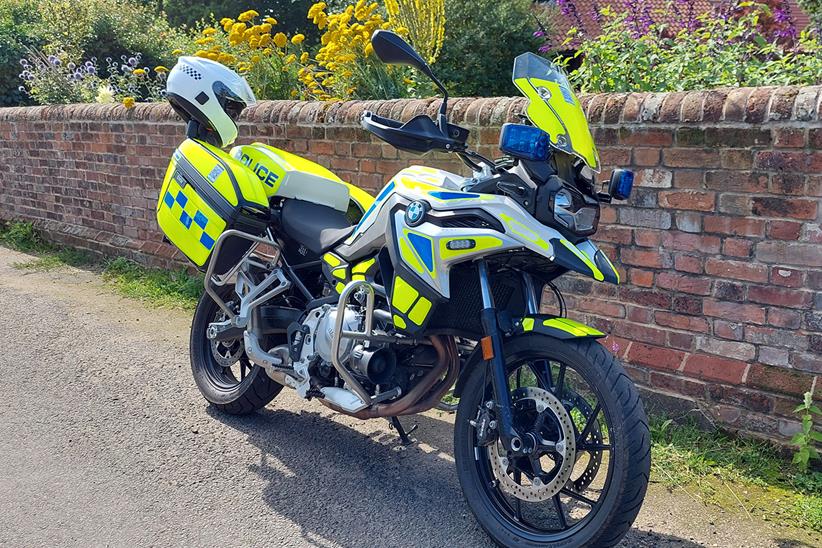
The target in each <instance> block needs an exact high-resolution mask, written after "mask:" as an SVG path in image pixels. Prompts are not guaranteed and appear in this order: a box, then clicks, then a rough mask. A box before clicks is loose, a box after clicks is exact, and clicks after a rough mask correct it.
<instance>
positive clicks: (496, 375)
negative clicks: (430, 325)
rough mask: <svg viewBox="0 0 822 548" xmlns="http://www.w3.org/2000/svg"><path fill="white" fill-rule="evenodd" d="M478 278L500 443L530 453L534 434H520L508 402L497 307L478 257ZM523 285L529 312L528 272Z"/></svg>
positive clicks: (532, 295) (533, 307) (532, 307)
mask: <svg viewBox="0 0 822 548" xmlns="http://www.w3.org/2000/svg"><path fill="white" fill-rule="evenodd" d="M477 266H478V270H479V281H480V291H481V293H482V316H481V320H482V329H483V332H484V335H485V336H484V337H483V340H482V341H480V344H481V345H482V351H483V358H485V359H486V360H487V361H488V367H489V368H490V369H491V382H492V385H493V389H494V400H495V401H496V409H497V418H498V425H499V426H498V428H499V436H500V440H501V441H502V445H503V447H505V449H506V450H507V451H510V452H512V453H514V454H515V455H521V454H529V453H531V452H532V451H533V450H534V448H535V447H536V440H535V439H534V438H533V436H530V435H526V436H522V435H520V433H519V432H517V430H516V428H514V412H513V405H512V402H511V393H510V392H509V390H508V374H507V372H506V371H505V354H504V352H503V346H502V331H501V330H500V327H499V322H498V320H497V310H496V307H495V306H494V296H493V294H492V293H491V282H490V276H489V274H488V264H487V263H486V262H485V261H484V260H483V261H479V262H478V264H477ZM523 288H524V289H525V292H526V295H525V298H526V304H527V307H528V311H529V313H536V312H537V308H538V307H539V305H538V300H537V296H536V291H534V283H533V280H532V278H531V276H529V275H528V274H525V273H523Z"/></svg>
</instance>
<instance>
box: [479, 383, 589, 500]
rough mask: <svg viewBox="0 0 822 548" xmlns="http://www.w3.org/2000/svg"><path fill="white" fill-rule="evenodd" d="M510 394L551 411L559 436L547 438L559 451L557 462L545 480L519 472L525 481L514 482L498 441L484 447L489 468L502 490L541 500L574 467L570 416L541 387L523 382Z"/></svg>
mask: <svg viewBox="0 0 822 548" xmlns="http://www.w3.org/2000/svg"><path fill="white" fill-rule="evenodd" d="M514 395H515V396H516V401H517V402H520V401H523V400H532V401H533V403H534V407H535V409H536V411H537V413H540V414H541V413H551V414H552V415H553V417H554V418H555V419H556V423H557V424H558V425H559V430H560V432H559V434H561V437H559V439H557V440H547V441H555V442H556V444H557V452H558V453H559V454H560V459H561V460H560V462H558V463H557V467H558V468H559V470H556V468H555V470H556V473H555V474H554V475H553V477H552V478H551V479H550V480H549V481H547V482H543V481H542V480H541V479H540V478H539V477H535V478H527V477H525V475H524V474H523V475H522V477H521V481H525V482H527V483H526V484H522V483H518V482H516V481H515V480H514V478H513V476H512V475H511V472H509V470H510V469H511V465H512V463H511V461H510V459H509V458H508V457H507V456H506V453H505V449H504V448H503V447H502V444H501V443H500V442H497V443H495V444H493V445H491V446H490V447H488V456H489V460H490V461H491V469H492V470H493V472H494V476H495V477H496V479H497V481H498V482H499V486H500V489H502V491H503V492H505V493H508V494H509V495H511V496H513V497H516V498H518V499H520V500H525V501H528V502H542V501H544V500H548V499H550V498H551V497H553V496H554V495H556V494H557V493H559V492H560V490H561V489H562V488H563V487H565V484H566V483H567V482H568V480H569V479H570V478H571V473H572V472H573V470H574V464H575V462H576V438H575V431H574V425H573V422H572V421H571V416H570V415H569V414H568V411H567V410H566V409H565V407H564V406H563V405H562V402H560V401H559V400H558V399H557V397H556V396H554V395H553V394H552V393H551V392H549V391H547V390H543V389H541V388H536V387H532V386H527V387H524V388H518V389H517V390H516V391H515V392H514Z"/></svg>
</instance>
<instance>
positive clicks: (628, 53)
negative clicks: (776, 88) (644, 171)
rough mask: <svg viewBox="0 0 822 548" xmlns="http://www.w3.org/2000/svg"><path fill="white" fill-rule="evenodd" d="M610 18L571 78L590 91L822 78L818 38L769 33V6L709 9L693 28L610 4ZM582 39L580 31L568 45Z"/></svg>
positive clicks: (584, 44)
mask: <svg viewBox="0 0 822 548" xmlns="http://www.w3.org/2000/svg"><path fill="white" fill-rule="evenodd" d="M602 16H603V18H604V22H603V25H602V28H603V32H602V34H601V35H599V36H597V37H596V38H587V37H582V38H581V40H580V43H579V46H578V53H577V56H578V57H582V58H583V61H582V64H581V66H580V67H579V68H578V69H576V70H575V71H573V72H572V73H571V75H570V76H571V80H572V81H573V83H574V84H575V85H576V86H577V87H579V88H580V89H581V90H582V91H586V92H608V91H678V90H690V89H706V88H715V87H721V86H763V85H801V84H815V83H818V82H819V81H820V78H822V43H820V41H819V37H818V35H816V34H815V33H812V32H809V31H803V32H801V33H799V35H798V37H797V38H796V39H795V40H794V39H793V38H790V39H786V37H785V36H782V35H781V34H779V32H774V33H773V34H772V35H771V36H770V37H766V36H765V35H764V34H763V32H762V31H761V29H762V27H761V26H760V22H761V19H762V18H764V17H770V16H771V12H770V10H769V8H768V7H767V6H766V5H764V4H757V3H753V2H740V3H738V4H736V6H735V9H734V10H733V11H731V12H729V13H724V14H723V13H720V14H702V15H699V16H698V17H697V18H696V24H695V25H694V26H693V28H688V27H687V26H686V27H683V28H681V29H680V30H678V31H677V32H675V33H672V32H670V27H669V26H668V25H666V24H664V23H657V22H653V21H645V22H642V23H638V24H637V23H635V22H634V21H631V20H630V13H622V14H617V13H615V12H614V11H613V10H612V9H610V8H605V9H603V10H602ZM769 28H770V27H769ZM626 30H627V32H626ZM578 38H579V36H578V35H577V34H576V33H575V31H574V30H573V29H572V31H571V35H570V36H569V37H568V39H567V40H566V42H572V41H574V40H576V39H578ZM557 60H558V61H559V62H560V63H568V62H569V59H567V58H564V59H557Z"/></svg>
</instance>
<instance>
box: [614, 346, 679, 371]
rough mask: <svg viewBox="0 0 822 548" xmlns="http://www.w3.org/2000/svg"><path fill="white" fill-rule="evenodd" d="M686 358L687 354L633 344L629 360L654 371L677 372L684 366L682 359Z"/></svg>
mask: <svg viewBox="0 0 822 548" xmlns="http://www.w3.org/2000/svg"><path fill="white" fill-rule="evenodd" d="M684 357H685V352H680V351H678V350H671V349H670V348H663V347H660V346H652V345H649V344H644V343H637V342H635V343H633V344H631V348H630V349H629V350H628V357H627V359H628V361H630V362H632V363H637V364H640V365H645V366H648V367H652V368H654V369H667V370H669V371H676V370H677V369H679V366H680V365H681V364H682V358H684Z"/></svg>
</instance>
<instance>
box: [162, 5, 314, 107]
mask: <svg viewBox="0 0 822 548" xmlns="http://www.w3.org/2000/svg"><path fill="white" fill-rule="evenodd" d="M304 40H305V36H304V35H302V34H295V35H293V36H291V37H289V36H288V35H286V34H285V33H284V32H282V31H280V30H279V21H278V20H277V19H275V18H274V17H270V16H269V17H265V18H260V14H259V13H257V12H256V11H255V10H247V11H244V12H243V13H241V14H240V15H239V16H237V19H236V20H235V19H232V18H229V17H224V18H222V19H221V20H220V22H219V23H216V22H212V23H211V24H209V25H207V26H205V27H204V28H202V29H201V30H200V31H199V33H198V34H197V35H195V39H194V41H193V42H192V43H191V44H190V45H189V46H187V47H186V48H184V49H182V50H175V51H174V52H173V53H175V54H180V53H187V54H189V55H196V56H198V57H203V58H206V59H211V60H213V61H218V62H220V63H222V64H224V65H226V66H228V67H230V68H232V69H235V70H236V71H237V72H239V73H240V74H242V75H243V76H244V77H245V78H246V79H247V80H248V83H249V85H250V86H251V88H252V89H253V90H254V94H255V95H256V96H257V98H258V99H287V98H293V97H298V96H301V95H302V94H301V90H300V81H299V78H298V76H297V73H298V71H299V70H300V65H299V59H300V58H303V59H305V58H306V57H307V55H308V54H307V53H306V54H305V55H304V51H303V45H302V44H303V41H304Z"/></svg>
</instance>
